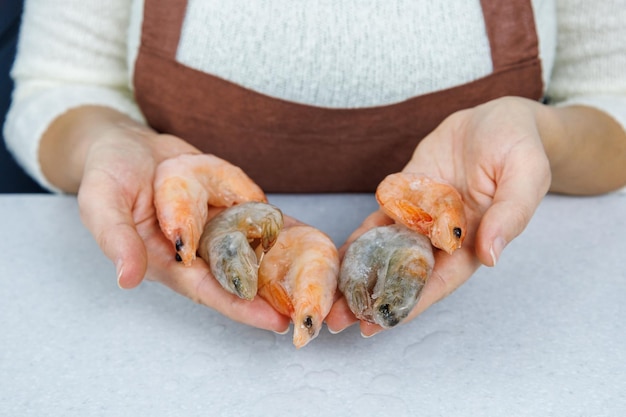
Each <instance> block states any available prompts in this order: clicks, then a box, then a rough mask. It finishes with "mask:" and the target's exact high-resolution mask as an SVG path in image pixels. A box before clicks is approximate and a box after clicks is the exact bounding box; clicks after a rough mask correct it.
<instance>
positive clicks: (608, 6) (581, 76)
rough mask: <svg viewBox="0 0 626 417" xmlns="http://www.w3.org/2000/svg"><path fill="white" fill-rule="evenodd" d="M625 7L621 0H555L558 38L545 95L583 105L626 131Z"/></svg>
mask: <svg viewBox="0 0 626 417" xmlns="http://www.w3.org/2000/svg"><path fill="white" fill-rule="evenodd" d="M624 22H626V7H624V1H623V0H610V1H600V2H598V1H590V0H557V24H558V41H557V52H556V60H555V63H554V69H553V72H552V77H551V80H550V82H549V85H548V91H547V94H548V97H549V98H550V100H551V102H553V103H554V104H556V105H557V106H566V105H576V104H579V105H587V106H591V107H595V108H597V109H599V110H602V111H604V112H605V113H607V114H609V115H610V116H612V117H613V118H614V119H615V120H616V121H617V122H618V123H620V124H621V126H622V127H623V128H624V129H625V130H626V42H625V41H624V40H625V39H626V25H625V24H624Z"/></svg>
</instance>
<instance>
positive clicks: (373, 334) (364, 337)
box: [361, 330, 382, 339]
mask: <svg viewBox="0 0 626 417" xmlns="http://www.w3.org/2000/svg"><path fill="white" fill-rule="evenodd" d="M381 331H382V330H378V331H376V332H374V333H372V334H370V335H367V334H365V333H363V332H361V337H362V338H363V339H369V338H370V337H372V336H376V335H377V334H378V333H380V332H381Z"/></svg>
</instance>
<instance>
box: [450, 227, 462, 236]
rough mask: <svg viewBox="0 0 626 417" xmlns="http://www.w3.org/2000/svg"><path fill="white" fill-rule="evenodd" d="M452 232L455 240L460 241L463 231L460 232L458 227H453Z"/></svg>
mask: <svg viewBox="0 0 626 417" xmlns="http://www.w3.org/2000/svg"><path fill="white" fill-rule="evenodd" d="M452 232H453V233H454V236H456V238H457V239H460V238H461V235H462V234H463V231H462V230H461V228H460V227H455V228H454V229H452Z"/></svg>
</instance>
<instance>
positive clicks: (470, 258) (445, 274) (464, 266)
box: [403, 247, 480, 323]
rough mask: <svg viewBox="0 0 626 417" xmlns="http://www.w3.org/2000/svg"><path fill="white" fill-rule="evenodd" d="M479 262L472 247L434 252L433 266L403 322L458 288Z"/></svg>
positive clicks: (476, 267) (411, 318)
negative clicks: (415, 302) (449, 251)
mask: <svg viewBox="0 0 626 417" xmlns="http://www.w3.org/2000/svg"><path fill="white" fill-rule="evenodd" d="M479 266H480V263H479V262H478V260H477V259H476V258H475V256H474V255H473V249H471V248H469V247H465V248H463V249H460V250H457V251H456V252H454V254H452V255H449V254H447V253H445V252H444V251H437V252H436V253H435V267H434V269H433V273H432V275H431V276H430V278H429V279H428V281H426V284H425V285H424V288H423V289H422V293H421V294H420V299H419V300H418V302H417V304H416V305H415V307H414V308H413V310H412V311H411V313H409V315H408V316H407V318H406V319H405V320H404V321H403V323H407V322H409V321H411V320H413V319H414V318H415V317H417V316H418V315H420V314H421V313H423V312H424V311H425V310H426V309H428V308H429V307H431V306H432V305H433V304H435V303H437V302H438V301H440V300H442V299H444V298H445V297H447V296H448V295H449V294H451V293H452V292H454V290H456V289H457V288H459V287H460V286H461V285H462V284H463V283H464V282H465V281H467V280H468V279H469V278H470V277H471V276H472V274H473V273H474V272H475V271H476V269H478V267H479Z"/></svg>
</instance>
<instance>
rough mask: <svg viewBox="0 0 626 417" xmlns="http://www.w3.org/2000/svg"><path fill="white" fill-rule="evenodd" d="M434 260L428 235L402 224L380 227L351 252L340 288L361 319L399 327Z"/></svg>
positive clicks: (353, 246)
mask: <svg viewBox="0 0 626 417" xmlns="http://www.w3.org/2000/svg"><path fill="white" fill-rule="evenodd" d="M434 263H435V261H434V256H433V250H432V246H431V244H430V241H429V240H428V238H427V237H426V236H424V235H422V234H419V233H415V232H414V231H412V230H409V229H407V228H406V227H404V226H402V225H399V224H395V225H391V226H381V227H376V228H373V229H370V230H369V231H367V232H366V233H364V234H362V235H361V236H360V237H359V238H358V239H357V240H355V241H354V242H352V244H351V245H350V247H349V248H348V250H347V251H346V254H345V256H344V258H343V261H342V264H341V272H340V274H339V289H340V290H341V292H342V293H343V294H344V297H345V298H346V301H347V303H348V306H349V307H350V310H352V312H353V313H354V315H355V316H356V317H357V318H358V319H361V320H365V321H369V322H371V323H376V324H378V325H380V326H382V327H384V328H389V327H393V326H395V325H396V324H398V323H400V322H401V321H402V320H403V319H404V318H406V316H407V315H408V314H409V313H410V312H411V310H412V309H413V307H414V306H415V305H416V304H417V301H418V300H419V296H420V293H421V291H422V288H423V287H424V284H426V281H427V280H428V278H429V277H430V275H431V273H432V269H433V266H434Z"/></svg>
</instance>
